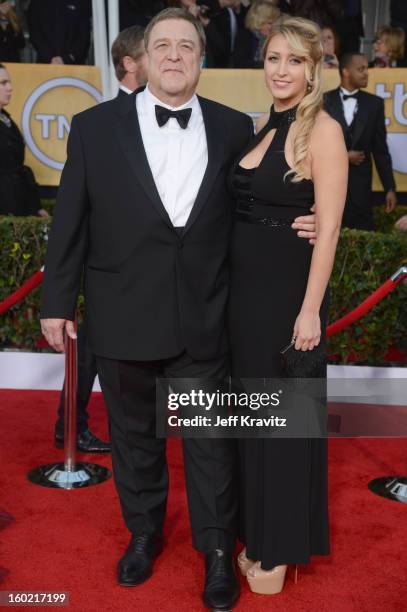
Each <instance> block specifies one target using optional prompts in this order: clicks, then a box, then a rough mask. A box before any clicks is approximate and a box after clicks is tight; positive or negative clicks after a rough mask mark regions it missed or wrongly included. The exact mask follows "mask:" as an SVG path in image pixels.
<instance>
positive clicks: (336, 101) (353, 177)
mask: <svg viewBox="0 0 407 612" xmlns="http://www.w3.org/2000/svg"><path fill="white" fill-rule="evenodd" d="M339 71H340V75H341V85H340V87H338V88H337V89H334V90H332V91H328V92H327V93H326V94H325V109H326V111H327V112H328V113H329V114H330V115H331V116H332V117H333V118H334V119H336V120H337V121H339V123H340V124H341V126H342V130H343V133H344V136H345V142H346V146H347V149H348V155H349V179H348V193H347V197H346V204H345V211H344V215H343V222H342V223H343V225H344V226H345V227H350V228H355V229H362V230H374V223H373V213H372V159H371V158H372V156H373V159H374V161H375V164H376V168H377V171H378V173H379V176H380V179H381V181H382V184H383V188H384V191H385V201H386V211H387V212H391V211H393V210H394V208H395V206H396V193H395V182H394V177H393V170H392V162H391V157H390V154H389V150H388V147H387V141H386V128H385V122H384V121H385V118H384V103H383V100H382V98H379V96H375V95H373V94H370V93H367V92H366V91H362V90H361V88H362V87H367V83H368V62H367V58H366V57H365V56H364V55H363V54H361V53H346V54H345V55H343V56H342V58H341V60H340V62H339Z"/></svg>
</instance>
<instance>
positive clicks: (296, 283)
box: [228, 107, 329, 570]
mask: <svg viewBox="0 0 407 612" xmlns="http://www.w3.org/2000/svg"><path fill="white" fill-rule="evenodd" d="M295 112H296V108H293V109H288V110H287V111H283V112H279V113H277V112H275V111H274V110H273V107H272V109H271V113H270V119H269V121H268V123H267V124H266V125H265V127H264V128H263V129H262V130H261V131H260V132H259V133H258V134H257V136H256V137H255V139H254V140H253V141H252V142H251V144H250V146H249V147H248V148H247V149H246V150H245V151H243V153H242V155H241V156H240V158H239V159H238V160H237V161H236V163H235V164H234V166H233V167H232V170H231V175H230V186H231V189H232V190H233V193H234V196H235V198H236V201H237V204H236V212H235V222H234V227H233V234H232V241H231V252H230V264H231V286H230V301H229V313H228V322H229V334H230V343H231V357H232V375H233V377H235V378H237V379H240V378H247V379H248V378H263V377H264V378H278V377H283V372H282V370H281V362H280V355H279V353H280V350H281V349H282V348H283V347H285V346H287V344H289V342H290V340H291V338H292V335H293V328H294V322H295V319H296V318H297V316H298V314H299V312H300V309H301V305H302V302H303V299H304V296H305V290H306V285H307V280H308V274H309V268H310V263H311V257H312V251H313V247H312V245H311V244H310V243H309V242H308V240H306V239H304V238H299V237H298V236H297V233H296V231H295V230H293V229H292V228H291V223H292V221H293V219H294V218H295V217H297V216H299V215H304V214H308V213H309V211H310V207H311V206H312V204H313V202H314V187H313V183H312V181H311V180H308V179H304V180H302V181H300V182H298V183H293V182H292V181H291V180H290V176H288V177H286V178H285V179H284V175H285V173H286V172H287V171H289V170H290V167H289V166H288V164H287V161H286V157H285V152H284V147H285V142H286V138H287V134H288V130H289V128H290V124H291V123H292V122H293V121H294V120H295ZM274 128H275V129H276V132H275V135H274V137H273V140H272V141H271V144H270V146H269V148H268V149H267V151H266V153H265V155H264V157H263V159H262V161H261V163H260V165H259V166H258V167H257V168H253V169H245V168H243V167H242V166H241V165H240V160H241V159H243V157H244V156H245V155H246V154H247V153H248V152H249V151H250V150H251V149H253V148H254V147H255V146H256V145H257V144H258V143H259V142H260V141H261V140H262V139H263V138H264V136H265V135H266V134H267V133H268V131H269V130H271V129H274ZM327 293H328V292H326V294H325V297H324V300H323V303H322V306H321V310H320V317H321V329H322V338H321V342H325V328H326V318H327ZM239 448H240V457H241V520H240V539H241V541H242V542H243V543H244V544H245V545H246V549H247V552H246V554H247V556H248V558H249V559H253V560H257V561H261V567H262V569H265V570H269V569H271V568H272V567H274V566H275V565H282V564H291V563H294V564H297V563H308V562H309V561H310V556H311V555H327V554H329V526H328V504H327V498H328V491H327V484H328V483H327V440H326V438H312V439H311V438H291V439H289V438H274V439H271V438H251V439H250V438H247V439H241V440H240V441H239Z"/></svg>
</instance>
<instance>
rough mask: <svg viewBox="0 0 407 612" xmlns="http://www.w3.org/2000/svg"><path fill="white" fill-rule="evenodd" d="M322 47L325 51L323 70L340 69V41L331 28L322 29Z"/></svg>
mask: <svg viewBox="0 0 407 612" xmlns="http://www.w3.org/2000/svg"><path fill="white" fill-rule="evenodd" d="M322 46H323V49H324V58H323V64H322V67H323V68H336V69H338V68H339V61H338V39H337V36H336V34H335V31H334V29H333V28H332V27H331V26H324V27H323V28H322Z"/></svg>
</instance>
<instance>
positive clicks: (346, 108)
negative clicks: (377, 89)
mask: <svg viewBox="0 0 407 612" xmlns="http://www.w3.org/2000/svg"><path fill="white" fill-rule="evenodd" d="M358 91H359V89H354V90H353V91H348V90H347V89H345V88H344V87H341V88H340V92H341V100H342V105H343V114H344V115H345V121H346V123H347V124H348V125H350V124H351V123H352V121H353V118H354V116H355V115H356V113H357V111H358V101H357V100H356V98H348V99H347V100H344V99H343V96H344V95H346V96H350V95H351V94H355V93H358Z"/></svg>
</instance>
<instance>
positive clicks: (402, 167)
mask: <svg viewBox="0 0 407 612" xmlns="http://www.w3.org/2000/svg"><path fill="white" fill-rule="evenodd" d="M387 87H388V85H387ZM376 95H377V96H380V97H381V98H383V99H384V100H386V99H387V98H391V100H392V119H391V120H390V119H389V118H388V117H387V118H386V121H385V123H386V126H388V127H387V144H388V145H389V150H390V154H391V158H392V162H393V168H394V170H396V171H397V172H403V173H407V156H406V151H407V133H406V132H405V129H406V126H407V114H406V113H405V110H404V109H405V105H406V103H407V92H406V91H405V87H404V83H395V84H394V85H393V92H391V91H388V90H387V89H386V84H385V83H377V84H376Z"/></svg>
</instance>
